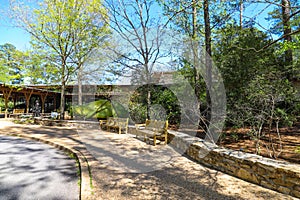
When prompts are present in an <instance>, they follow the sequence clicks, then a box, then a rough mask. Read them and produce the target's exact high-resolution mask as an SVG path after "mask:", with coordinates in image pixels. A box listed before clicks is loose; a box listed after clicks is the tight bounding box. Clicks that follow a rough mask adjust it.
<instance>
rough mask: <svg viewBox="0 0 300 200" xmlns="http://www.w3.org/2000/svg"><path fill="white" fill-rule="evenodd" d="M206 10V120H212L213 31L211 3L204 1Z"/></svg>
mask: <svg viewBox="0 0 300 200" xmlns="http://www.w3.org/2000/svg"><path fill="white" fill-rule="evenodd" d="M203 9H204V26H205V50H206V54H205V66H206V77H205V79H206V104H207V109H206V110H207V112H206V119H207V121H209V120H210V117H211V113H210V112H211V110H210V109H211V99H210V91H211V83H212V61H211V55H212V53H211V29H210V19H209V2H208V0H204V3H203Z"/></svg>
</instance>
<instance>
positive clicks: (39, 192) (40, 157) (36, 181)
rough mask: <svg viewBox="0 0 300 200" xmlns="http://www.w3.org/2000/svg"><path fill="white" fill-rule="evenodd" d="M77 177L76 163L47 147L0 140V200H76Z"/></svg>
mask: <svg viewBox="0 0 300 200" xmlns="http://www.w3.org/2000/svg"><path fill="white" fill-rule="evenodd" d="M76 173H77V167H76V162H75V160H74V159H72V158H70V157H69V156H68V155H66V154H64V153H63V152H61V151H59V150H57V149H55V148H53V147H51V146H49V145H46V144H43V143H40V142H36V141H31V140H26V139H23V138H16V137H11V136H0V199H1V200H10V199H15V200H18V199H19V200H22V199H64V200H75V199H79V186H78V179H79V177H77V174H76ZM70 191H72V192H70Z"/></svg>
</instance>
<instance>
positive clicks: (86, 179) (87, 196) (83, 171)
mask: <svg viewBox="0 0 300 200" xmlns="http://www.w3.org/2000/svg"><path fill="white" fill-rule="evenodd" d="M1 135H5V136H13V137H20V138H24V139H29V140H34V141H38V142H42V143H44V144H48V145H51V146H53V147H54V148H56V149H59V150H62V151H65V152H68V153H71V154H73V155H75V159H76V160H77V161H78V163H79V166H78V167H79V169H80V176H81V177H80V189H79V199H80V200H91V199H95V198H94V197H93V194H94V191H93V183H92V174H91V170H90V166H89V162H88V159H87V158H86V157H85V156H84V155H83V153H82V152H80V151H79V150H77V149H74V148H73V147H70V146H68V145H65V144H58V143H55V142H52V141H50V140H47V139H44V138H38V137H34V136H28V135H23V134H13V133H8V134H1Z"/></svg>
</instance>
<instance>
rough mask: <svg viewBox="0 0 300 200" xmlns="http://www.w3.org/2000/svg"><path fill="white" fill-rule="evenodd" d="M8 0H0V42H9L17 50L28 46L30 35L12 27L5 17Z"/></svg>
mask: <svg viewBox="0 0 300 200" xmlns="http://www.w3.org/2000/svg"><path fill="white" fill-rule="evenodd" d="M8 6H9V0H1V4H0V14H1V15H0V33H1V34H0V44H5V43H10V44H13V45H14V46H15V47H16V48H17V49H19V50H25V49H28V48H29V46H30V45H29V40H30V36H29V34H27V33H26V32H25V31H23V30H22V29H20V28H16V27H13V25H12V24H11V23H10V20H9V18H8V17H6V14H7V11H8Z"/></svg>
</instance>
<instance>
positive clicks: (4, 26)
mask: <svg viewBox="0 0 300 200" xmlns="http://www.w3.org/2000/svg"><path fill="white" fill-rule="evenodd" d="M8 6H9V0H1V5H0V33H1V34H0V44H5V43H10V44H13V45H14V46H15V47H16V48H17V49H19V50H26V49H29V48H30V44H29V41H30V36H29V34H27V33H26V32H25V31H23V30H22V29H19V28H16V27H13V25H12V24H11V23H10V22H9V19H8V18H7V17H4V14H3V13H5V12H7V10H8ZM265 7H266V4H257V5H251V6H250V7H247V8H246V9H245V12H244V15H245V16H253V15H255V14H257V13H260V11H261V10H263V9H264V8H265ZM272 9H273V7H271V6H270V7H268V9H267V10H265V11H264V12H262V13H261V14H260V15H259V17H258V18H257V19H256V21H258V22H259V23H260V24H261V25H263V26H264V27H266V28H270V27H269V26H270V25H269V23H268V22H267V21H266V20H265V18H266V17H267V13H268V12H269V11H271V10H272ZM237 15H238V13H237ZM245 19H246V18H245Z"/></svg>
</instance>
